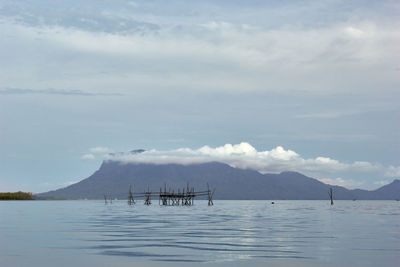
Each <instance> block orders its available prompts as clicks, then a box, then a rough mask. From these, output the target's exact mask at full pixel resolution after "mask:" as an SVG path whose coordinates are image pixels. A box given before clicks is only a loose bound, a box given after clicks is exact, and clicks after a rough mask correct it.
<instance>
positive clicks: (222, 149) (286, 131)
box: [0, 0, 400, 192]
mask: <svg viewBox="0 0 400 267" xmlns="http://www.w3.org/2000/svg"><path fill="white" fill-rule="evenodd" d="M82 2H84V3H82ZM399 29H400V2H399V1H397V0H393V1H390V0H389V1H347V0H346V1H340V0H327V1H248V0H243V1H239V0H232V1H222V0H220V1H216V0H215V1H187V0H182V1H165V0H160V1H124V0H109V1H107V0H93V1H65V0H64V1H56V0H31V1H28V0H20V1H14V0H1V1H0V191H16V190H24V191H31V192H43V191H47V190H50V189H56V188H59V187H64V186H66V185H69V184H71V183H73V182H76V181H79V180H81V179H83V178H86V177H88V176H89V175H90V174H92V173H93V172H94V171H95V170H96V169H98V167H99V166H100V164H101V161H102V160H103V159H104V155H106V154H107V153H110V152H118V151H130V150H132V149H139V148H143V149H147V150H151V151H149V152H146V153H145V154H143V155H141V156H140V158H134V159H132V157H131V156H130V155H128V156H127V157H123V158H120V159H119V160H123V161H149V160H152V161H155V162H157V163H162V162H163V161H161V160H160V159H165V158H166V157H167V158H168V159H169V160H168V162H176V161H179V162H193V161H195V162H198V161H204V160H205V159H210V160H220V161H223V162H226V163H228V164H231V165H232V166H236V167H241V168H253V169H257V170H259V171H261V172H279V171H282V170H294V171H300V172H302V173H305V174H307V175H310V176H312V177H315V178H318V179H320V180H322V181H325V182H329V183H333V184H339V185H344V186H347V187H350V188H356V187H358V188H366V189H375V188H377V187H379V186H381V185H383V184H386V183H389V182H391V181H392V180H393V179H395V178H400V156H399V155H400V142H399V140H400V104H399V103H400V89H399V88H400V34H399ZM226 144H228V145H226ZM164 162H166V161H165V160H164Z"/></svg>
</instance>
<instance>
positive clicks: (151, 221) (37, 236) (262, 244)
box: [0, 200, 400, 267]
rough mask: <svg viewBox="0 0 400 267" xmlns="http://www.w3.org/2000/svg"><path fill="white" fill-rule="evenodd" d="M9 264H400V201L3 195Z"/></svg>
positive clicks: (1, 231)
mask: <svg viewBox="0 0 400 267" xmlns="http://www.w3.org/2000/svg"><path fill="white" fill-rule="evenodd" d="M0 266H2V267H6V266H30V267H31V266H44V267H46V266H246V267H248V266H296V267H301V266H340V267H342V266H360V267H361V266H362V267H366V266H382V267H383V266H400V202H399V201H335V203H334V205H333V206H331V205H330V202H329V201H328V200H326V201H289V200H288V201H283V200H276V201H274V202H272V201H270V200H269V201H268V200H262V201H261V200H258V201H244V200H243V201H239V200H237V201H236V200H235V201H234V200H214V205H213V206H208V204H207V201H205V200H199V201H195V202H194V205H193V206H160V205H159V203H158V200H154V201H153V203H152V205H150V206H146V205H144V204H143V201H140V200H139V201H137V202H136V204H134V205H128V203H127V201H126V200H114V201H112V203H110V202H108V203H107V204H105V202H104V201H100V200H97V201H93V200H82V201H2V202H0Z"/></svg>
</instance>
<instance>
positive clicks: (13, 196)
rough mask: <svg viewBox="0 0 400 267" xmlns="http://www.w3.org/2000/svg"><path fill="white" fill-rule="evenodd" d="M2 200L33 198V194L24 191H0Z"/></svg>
mask: <svg viewBox="0 0 400 267" xmlns="http://www.w3.org/2000/svg"><path fill="white" fill-rule="evenodd" d="M0 200H33V194H32V193H27V192H22V191H18V192H15V193H11V192H7V193H0Z"/></svg>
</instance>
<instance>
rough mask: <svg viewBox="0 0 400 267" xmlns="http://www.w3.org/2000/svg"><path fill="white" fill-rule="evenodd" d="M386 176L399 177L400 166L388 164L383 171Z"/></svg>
mask: <svg viewBox="0 0 400 267" xmlns="http://www.w3.org/2000/svg"><path fill="white" fill-rule="evenodd" d="M385 176H386V177H391V178H400V166H398V167H395V166H389V167H388V168H387V170H386V172H385Z"/></svg>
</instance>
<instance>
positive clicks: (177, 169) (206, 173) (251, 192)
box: [37, 160, 400, 200]
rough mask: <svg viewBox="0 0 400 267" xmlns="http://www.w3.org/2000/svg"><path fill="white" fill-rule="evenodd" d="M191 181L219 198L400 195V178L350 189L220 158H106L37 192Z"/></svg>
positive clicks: (75, 194) (74, 195)
mask: <svg viewBox="0 0 400 267" xmlns="http://www.w3.org/2000/svg"><path fill="white" fill-rule="evenodd" d="M187 183H189V184H190V186H191V187H194V188H195V189H196V190H197V191H199V190H204V189H205V188H206V183H209V184H210V185H211V186H212V187H213V188H216V193H215V198H216V199H310V200H311V199H327V198H328V190H329V188H330V187H332V188H333V190H334V198H335V199H398V198H400V181H399V180H395V181H394V182H393V183H392V184H389V185H386V186H383V187H381V188H379V189H377V190H375V191H367V190H361V189H356V190H349V189H346V188H344V187H340V186H331V185H328V184H324V183H322V182H320V181H318V180H316V179H313V178H310V177H307V176H305V175H302V174H300V173H297V172H282V173H280V174H261V173H259V172H257V171H254V170H249V169H247V170H244V169H238V168H233V167H231V166H229V165H227V164H224V163H219V162H210V163H201V164H190V165H180V164H138V163H121V162H118V161H111V160H109V161H104V162H103V163H102V165H101V167H100V169H99V170H97V171H96V172H95V173H94V174H93V175H91V176H90V177H88V178H86V179H84V180H82V181H80V182H78V183H76V184H73V185H70V186H68V187H65V188H61V189H58V190H55V191H49V192H46V193H41V194H38V195H37V197H38V198H53V199H84V198H87V199H100V198H103V196H104V194H106V195H108V196H111V197H113V198H119V199H124V198H127V195H128V190H129V185H132V186H134V191H135V192H143V191H144V190H147V189H148V188H149V189H150V190H151V191H153V192H159V190H160V187H163V186H164V184H167V188H171V189H175V190H176V189H178V188H181V189H182V188H186V184H187Z"/></svg>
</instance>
